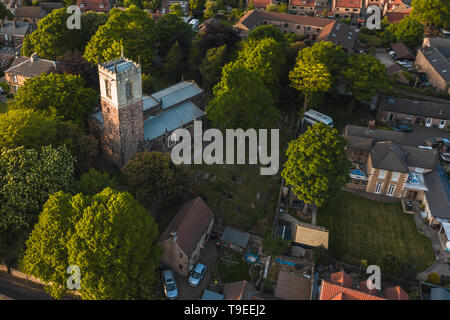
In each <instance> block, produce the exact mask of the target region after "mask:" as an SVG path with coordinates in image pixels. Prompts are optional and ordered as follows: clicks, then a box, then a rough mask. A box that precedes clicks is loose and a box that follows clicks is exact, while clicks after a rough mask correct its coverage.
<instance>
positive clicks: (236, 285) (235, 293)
mask: <svg viewBox="0 0 450 320" xmlns="http://www.w3.org/2000/svg"><path fill="white" fill-rule="evenodd" d="M252 293H256V290H255V288H253V286H252V285H251V284H250V283H248V282H247V280H243V281H237V282H231V283H225V285H224V287H223V295H224V296H225V300H250V299H251V294H252Z"/></svg>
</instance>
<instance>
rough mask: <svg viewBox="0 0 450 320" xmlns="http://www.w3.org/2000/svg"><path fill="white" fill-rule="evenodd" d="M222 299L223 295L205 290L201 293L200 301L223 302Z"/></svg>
mask: <svg viewBox="0 0 450 320" xmlns="http://www.w3.org/2000/svg"><path fill="white" fill-rule="evenodd" d="M223 299H224V296H223V294H220V293H217V292H214V291H210V290H206V289H205V291H203V295H202V297H201V299H200V300H223Z"/></svg>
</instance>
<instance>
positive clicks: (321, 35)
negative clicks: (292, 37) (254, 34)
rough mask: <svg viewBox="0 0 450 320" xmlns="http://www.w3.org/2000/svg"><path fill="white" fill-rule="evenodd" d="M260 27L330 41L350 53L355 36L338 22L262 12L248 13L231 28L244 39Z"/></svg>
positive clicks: (252, 11)
mask: <svg viewBox="0 0 450 320" xmlns="http://www.w3.org/2000/svg"><path fill="white" fill-rule="evenodd" d="M262 25H274V26H276V27H278V28H279V29H280V30H281V31H283V32H284V33H294V34H296V35H305V36H306V39H309V40H312V41H316V40H317V41H331V42H333V43H334V44H336V45H341V46H342V47H343V48H344V49H345V50H347V51H350V52H352V51H353V46H354V45H355V42H356V34H354V33H353V32H352V31H351V29H350V28H349V27H348V26H347V25H345V24H343V23H340V22H339V21H336V20H331V19H324V18H318V17H309V16H301V15H295V14H287V13H279V12H268V11H264V10H251V11H248V12H247V13H246V14H245V15H244V16H243V17H242V18H241V19H240V20H239V21H238V22H237V23H236V24H235V25H234V26H233V28H234V29H235V30H236V31H238V32H239V34H240V36H241V37H246V36H247V34H248V32H250V31H251V30H253V29H254V28H256V27H259V26H262Z"/></svg>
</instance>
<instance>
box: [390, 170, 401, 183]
mask: <svg viewBox="0 0 450 320" xmlns="http://www.w3.org/2000/svg"><path fill="white" fill-rule="evenodd" d="M399 176H400V172H394V173H392V177H391V181H393V182H397V181H398V177H399Z"/></svg>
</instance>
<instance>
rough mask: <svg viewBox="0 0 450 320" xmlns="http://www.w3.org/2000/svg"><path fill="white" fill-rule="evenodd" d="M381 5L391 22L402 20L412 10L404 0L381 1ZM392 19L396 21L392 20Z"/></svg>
mask: <svg viewBox="0 0 450 320" xmlns="http://www.w3.org/2000/svg"><path fill="white" fill-rule="evenodd" d="M380 6H381V8H382V14H383V16H387V17H388V21H389V23H395V22H398V21H400V20H402V19H403V18H404V17H406V16H407V15H409V14H410V13H411V11H412V8H411V6H410V5H408V4H407V3H405V1H404V0H384V1H383V2H381V4H380ZM391 19H392V20H394V21H393V22H391V21H392V20H391Z"/></svg>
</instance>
